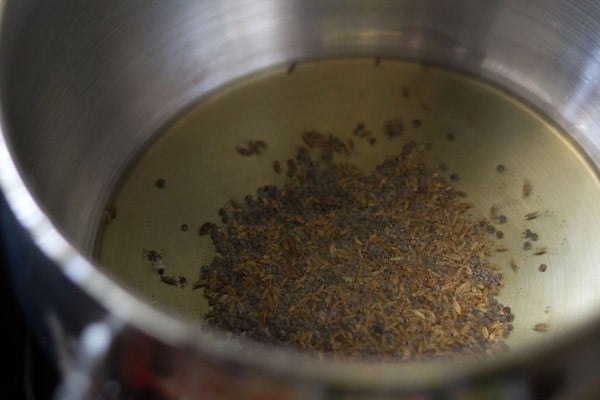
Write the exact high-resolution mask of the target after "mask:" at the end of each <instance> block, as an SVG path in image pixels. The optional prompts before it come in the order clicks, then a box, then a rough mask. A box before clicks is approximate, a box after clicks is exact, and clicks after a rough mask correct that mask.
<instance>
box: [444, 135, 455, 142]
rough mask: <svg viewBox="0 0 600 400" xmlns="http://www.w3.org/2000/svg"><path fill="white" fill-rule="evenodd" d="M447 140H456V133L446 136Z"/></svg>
mask: <svg viewBox="0 0 600 400" xmlns="http://www.w3.org/2000/svg"><path fill="white" fill-rule="evenodd" d="M446 139H447V140H448V141H449V142H451V141H453V140H454V133H448V134H446Z"/></svg>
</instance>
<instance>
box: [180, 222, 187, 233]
mask: <svg viewBox="0 0 600 400" xmlns="http://www.w3.org/2000/svg"><path fill="white" fill-rule="evenodd" d="M180 229H181V231H182V232H187V230H188V229H189V227H188V224H181V228H180Z"/></svg>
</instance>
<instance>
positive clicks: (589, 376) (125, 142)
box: [0, 0, 600, 399]
mask: <svg viewBox="0 0 600 400" xmlns="http://www.w3.org/2000/svg"><path fill="white" fill-rule="evenodd" d="M0 10H1V15H2V26H1V29H2V30H1V34H0V100H1V102H2V103H1V105H2V108H1V128H2V139H0V186H1V188H2V193H3V202H4V203H5V207H3V218H2V230H3V231H2V232H3V241H4V245H5V246H6V248H7V253H8V255H9V259H10V260H9V261H10V263H11V271H12V276H11V279H12V280H13V281H14V283H15V285H16V287H17V291H18V292H19V293H20V296H21V301H22V303H23V305H24V307H25V309H26V310H27V312H28V315H29V317H30V319H31V323H32V325H34V326H35V327H36V329H37V331H38V333H39V337H40V339H41V340H42V341H44V342H45V343H46V345H47V348H48V349H49V351H51V352H52V354H53V356H54V357H55V359H56V360H57V363H59V364H60V365H61V367H62V369H63V372H64V374H65V383H64V385H63V387H62V389H61V391H60V392H59V394H58V395H57V396H58V397H60V398H79V397H82V396H92V393H93V395H95V396H104V397H106V398H111V396H114V395H116V393H130V394H139V395H142V394H144V393H145V394H147V393H150V392H153V393H157V394H158V395H159V396H162V397H159V398H177V396H179V398H180V397H186V398H188V397H194V396H202V395H204V396H208V395H214V396H222V397H224V398H242V397H244V396H247V397H250V396H255V397H256V396H258V397H260V398H265V397H266V396H272V397H273V398H303V399H304V398H324V397H336V398H361V397H368V398H378V397H377V396H379V397H380V398H388V397H397V396H398V395H401V394H403V395H406V396H414V397H415V398H429V397H435V396H440V395H442V394H443V395H447V396H449V397H452V396H456V397H460V398H463V397H461V396H464V398H481V396H484V395H485V396H490V398H520V397H522V398H527V397H534V396H536V395H539V394H540V393H541V392H540V391H541V390H544V391H548V392H552V393H554V394H557V395H562V396H565V397H569V398H572V397H573V396H580V397H582V396H586V395H588V394H589V393H593V390H594V389H595V387H594V385H597V383H595V376H597V372H598V370H599V368H598V366H597V365H595V362H594V358H595V355H597V354H600V342H598V341H595V340H594V334H595V333H597V332H600V329H599V327H598V325H600V324H599V323H600V316H599V315H595V316H593V318H591V320H590V321H589V323H588V324H582V325H581V326H579V327H578V328H577V329H572V330H570V331H568V334H565V335H563V336H562V337H561V338H560V340H557V341H556V343H555V344H553V345H552V346H544V347H543V348H542V347H540V346H537V347H536V346H531V349H526V350H524V351H522V352H520V353H518V354H514V353H513V354H511V355H510V356H507V357H504V358H500V359H498V360H490V361H489V362H488V361H486V362H482V363H478V364H466V365H465V366H461V367H460V368H448V366H447V365H419V366H414V367H411V368H410V369H406V368H403V369H398V368H397V367H394V366H389V365H387V366H386V365H375V366H374V365H360V364H356V365H355V364H340V363H333V362H332V363H314V362H313V361H311V360H310V359H305V358H304V357H302V356H300V355H297V354H288V353H284V352H282V351H280V350H277V349H272V348H267V347H261V346H247V345H245V344H240V345H233V344H232V343H230V342H228V341H226V340H224V339H222V338H219V337H215V336H214V335H213V332H211V331H210V330H208V329H207V328H206V327H204V326H203V325H199V324H194V323H191V322H189V321H186V320H184V319H181V318H178V317H175V316H172V315H169V313H167V312H164V311H162V310H158V309H154V308H153V307H151V306H149V305H148V304H147V303H145V302H143V301H142V300H140V299H138V298H136V297H135V296H134V295H133V294H131V293H129V292H128V291H126V290H124V289H123V288H122V287H121V286H119V285H117V284H116V283H115V282H113V281H112V280H111V279H109V278H108V277H107V276H106V275H105V274H103V273H102V272H101V270H99V269H98V268H97V266H95V265H94V262H93V261H92V260H91V254H92V250H93V245H94V241H95V237H96V234H97V232H98V228H99V223H100V218H99V217H98V216H100V215H102V212H103V207H104V205H105V204H106V202H107V200H108V198H109V196H110V195H111V193H112V190H113V188H114V187H115V185H116V184H117V182H118V181H119V179H120V176H121V174H122V173H123V171H124V169H126V167H128V166H129V164H130V162H131V160H132V159H133V158H134V157H136V155H137V154H138V153H139V152H140V151H141V150H142V149H143V148H144V147H145V146H146V145H147V144H148V143H149V142H150V141H151V139H152V138H153V137H154V136H155V134H156V133H157V132H158V131H159V130H160V128H161V127H162V126H163V125H164V124H165V123H166V122H168V121H169V120H170V119H171V118H172V117H173V116H174V115H176V114H177V113H179V112H180V111H181V110H182V109H184V108H186V107H188V106H189V105H190V104H191V103H192V102H194V101H195V100H196V99H198V98H201V97H202V96H204V95H206V94H207V93H210V92H211V91H213V90H214V89H216V88H218V87H220V86H222V85H224V84H225V83H228V82H231V81H233V80H236V79H238V78H240V77H243V76H245V75H247V74H250V73H252V72H255V71H258V70H261V69H264V68H267V67H270V66H273V65H278V64H285V63H290V62H292V61H296V60H313V59H323V58H336V57H349V56H350V57H351V56H366V57H372V56H383V57H394V58H404V59H412V60H419V61H424V62H428V63H433V64H437V65H441V66H447V67H451V68H455V69H458V70H461V71H464V72H467V73H469V74H472V75H474V76H478V77H481V78H484V79H486V80H488V81H491V82H493V83H495V84H497V85H499V86H501V87H503V88H506V89H507V90H509V91H511V92H513V93H515V94H517V95H518V96H520V97H521V98H523V99H525V100H526V101H527V102H529V103H530V104H531V105H533V106H534V107H536V108H537V109H539V110H541V112H543V113H544V114H545V115H547V116H548V117H549V118H550V119H552V120H554V121H555V122H556V123H557V124H558V125H560V126H561V127H562V128H563V129H564V130H565V131H566V132H568V133H569V134H570V135H571V138H572V140H573V141H574V143H576V144H577V145H578V146H579V147H580V149H582V152H583V153H584V154H585V155H586V156H587V157H588V158H589V159H590V160H591V163H592V164H594V165H596V166H598V164H600V135H599V134H598V131H599V130H598V128H599V126H598V122H597V121H599V120H600V118H599V117H600V111H599V110H600V108H599V107H598V104H600V95H599V94H598V93H600V91H599V90H598V89H599V87H598V86H599V85H600V81H599V78H598V72H599V71H600V59H599V57H598V51H597V49H596V47H597V46H596V43H598V42H599V39H600V9H599V8H598V7H597V6H596V5H595V4H593V3H592V2H585V1H573V2H543V1H529V2H510V1H496V2H468V1H465V2H449V1H448V2H447V1H444V2H439V1H420V2H408V1H400V2H396V1H387V2H386V1H384V2H377V3H373V2H368V1H334V0H328V1H304V2H280V1H268V0H266V1H253V2H249V1H248V2H246V1H221V2H211V1H198V2H171V1H150V2H143V3H142V2H133V1H125V2H72V1H67V0H65V1H63V0H59V1H54V2H51V3H50V2H43V1H33V0H22V1H9V0H5V1H3V2H1V3H0ZM590 218H596V216H595V215H594V216H591V217H590ZM589 251H590V255H585V256H586V257H588V256H589V257H588V258H589V259H593V257H592V256H593V255H594V254H595V253H597V249H596V248H595V247H594V246H593V243H592V246H591V247H590V250H589ZM595 268H596V264H593V263H590V265H589V270H588V272H589V277H590V279H591V280H594V279H597V278H596V276H597V273H596V272H595Z"/></svg>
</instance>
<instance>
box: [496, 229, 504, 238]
mask: <svg viewBox="0 0 600 400" xmlns="http://www.w3.org/2000/svg"><path fill="white" fill-rule="evenodd" d="M496 237H497V238H498V239H502V238H503V237H504V232H502V231H496Z"/></svg>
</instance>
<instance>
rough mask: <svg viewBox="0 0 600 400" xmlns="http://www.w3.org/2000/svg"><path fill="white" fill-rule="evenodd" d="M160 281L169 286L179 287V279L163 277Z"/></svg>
mask: <svg viewBox="0 0 600 400" xmlns="http://www.w3.org/2000/svg"><path fill="white" fill-rule="evenodd" d="M160 281H161V282H163V283H166V284H167V285H177V279H175V278H174V277H172V276H169V275H161V277H160Z"/></svg>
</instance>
